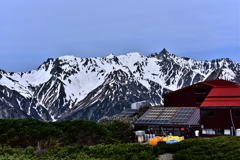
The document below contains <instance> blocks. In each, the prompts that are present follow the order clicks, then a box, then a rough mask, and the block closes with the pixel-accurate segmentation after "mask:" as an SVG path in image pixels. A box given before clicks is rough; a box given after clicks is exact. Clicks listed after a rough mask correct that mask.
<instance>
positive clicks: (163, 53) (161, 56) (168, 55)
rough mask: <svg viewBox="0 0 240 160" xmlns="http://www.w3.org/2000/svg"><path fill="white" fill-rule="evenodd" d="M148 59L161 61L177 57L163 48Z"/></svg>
mask: <svg viewBox="0 0 240 160" xmlns="http://www.w3.org/2000/svg"><path fill="white" fill-rule="evenodd" d="M148 57H155V58H157V59H159V60H162V59H170V58H175V57H177V56H176V55H174V54H172V53H170V52H168V51H167V50H166V49H165V48H164V49H163V50H162V51H161V52H158V53H152V54H150V55H149V56H148Z"/></svg>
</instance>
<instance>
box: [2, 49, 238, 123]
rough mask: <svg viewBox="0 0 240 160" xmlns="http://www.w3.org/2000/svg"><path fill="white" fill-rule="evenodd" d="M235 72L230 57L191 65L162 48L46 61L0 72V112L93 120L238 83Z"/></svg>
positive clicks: (188, 60) (41, 117) (236, 72)
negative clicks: (180, 93)
mask: <svg viewBox="0 0 240 160" xmlns="http://www.w3.org/2000/svg"><path fill="white" fill-rule="evenodd" d="M239 68H240V64H239V63H236V62H232V61H231V60H230V59H218V60H212V61H196V60H194V59H191V58H187V57H178V56H176V55H174V54H171V53H169V52H168V51H167V50H166V49H165V48H164V49H163V50H162V51H161V52H159V53H153V54H151V55H149V56H143V55H141V54H140V53H138V52H132V53H128V54H125V55H119V56H115V55H113V54H109V55H108V56H106V57H94V58H78V57H75V56H71V55H70V56H62V57H58V58H54V59H53V58H49V59H48V60H47V61H45V62H44V63H43V64H41V65H40V66H39V67H38V68H37V69H36V70H33V71H30V72H19V73H13V72H5V71H2V70H0V86H1V87H2V90H0V95H4V96H2V97H4V98H2V97H1V96H0V108H1V109H3V110H6V111H7V112H9V113H7V112H6V113H7V114H5V115H4V117H5V118H17V117H21V116H20V115H16V116H15V117H14V116H12V115H15V112H14V113H13V112H12V113H10V111H9V110H8V108H10V107H14V106H15V105H16V106H17V110H18V111H20V110H21V115H22V116H23V117H24V116H25V117H26V116H30V117H33V118H37V119H41V120H44V121H57V120H62V119H76V118H80V119H81V118H83V119H91V120H97V119H99V118H101V117H102V116H106V115H107V116H110V115H111V114H116V113H119V112H120V111H122V109H123V107H129V106H126V105H129V104H131V103H133V102H136V101H141V100H146V99H147V100H150V103H151V104H154V105H160V104H162V97H161V95H162V94H164V93H166V92H169V91H171V90H176V89H180V88H182V87H186V86H189V85H191V84H194V83H197V82H199V81H204V80H206V79H226V80H230V81H235V82H239V81H240V72H239ZM6 97H8V98H6ZM3 104H4V105H3ZM0 117H1V113H0Z"/></svg>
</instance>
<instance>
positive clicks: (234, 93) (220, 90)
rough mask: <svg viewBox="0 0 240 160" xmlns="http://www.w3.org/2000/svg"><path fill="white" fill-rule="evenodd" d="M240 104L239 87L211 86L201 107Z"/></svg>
mask: <svg viewBox="0 0 240 160" xmlns="http://www.w3.org/2000/svg"><path fill="white" fill-rule="evenodd" d="M204 106H205V107H207V106H240V87H237V86H235V87H233V86H230V87H229V86H228V87H213V88H212V90H211V91H210V92H209V94H208V95H207V97H206V98H205V100H204V101H203V102H202V104H201V107H204Z"/></svg>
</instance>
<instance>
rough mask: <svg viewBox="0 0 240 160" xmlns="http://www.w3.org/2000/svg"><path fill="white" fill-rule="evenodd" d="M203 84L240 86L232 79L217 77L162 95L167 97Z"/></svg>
mask: <svg viewBox="0 0 240 160" xmlns="http://www.w3.org/2000/svg"><path fill="white" fill-rule="evenodd" d="M201 84H202V85H207V86H210V87H223V86H228V87H230V86H232V87H239V86H240V85H239V84H238V83H235V82H231V81H227V80H223V79H217V80H211V81H203V82H199V83H196V84H193V85H191V86H187V87H184V88H181V89H179V90H176V91H173V92H170V93H167V94H164V95H162V97H166V96H168V95H171V94H174V93H176V92H180V91H182V90H185V89H188V88H190V87H193V86H196V85H201Z"/></svg>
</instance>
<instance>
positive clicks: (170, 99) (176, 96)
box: [162, 79, 238, 107]
mask: <svg viewBox="0 0 240 160" xmlns="http://www.w3.org/2000/svg"><path fill="white" fill-rule="evenodd" d="M237 85H238V84H237V83H234V82H230V81H226V80H221V79H220V80H212V81H205V82H200V83H196V84H193V85H191V86H188V87H185V88H182V89H179V90H176V91H173V92H170V93H168V94H165V95H163V96H162V97H163V98H164V106H165V107H199V106H201V104H202V102H203V101H204V99H205V98H206V97H207V95H208V93H209V92H210V91H211V90H212V88H213V87H219V86H237Z"/></svg>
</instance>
